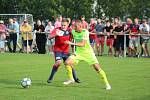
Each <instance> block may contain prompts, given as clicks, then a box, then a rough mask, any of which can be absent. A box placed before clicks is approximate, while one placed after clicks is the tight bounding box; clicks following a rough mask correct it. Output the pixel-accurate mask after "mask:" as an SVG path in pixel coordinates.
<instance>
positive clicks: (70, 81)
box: [63, 79, 75, 85]
mask: <svg viewBox="0 0 150 100" xmlns="http://www.w3.org/2000/svg"><path fill="white" fill-rule="evenodd" d="M73 83H75V81H74V80H73V79H69V80H67V81H65V82H64V83H63V84H64V85H69V84H73Z"/></svg>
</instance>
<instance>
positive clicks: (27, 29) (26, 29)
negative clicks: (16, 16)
mask: <svg viewBox="0 0 150 100" xmlns="http://www.w3.org/2000/svg"><path fill="white" fill-rule="evenodd" d="M20 31H21V33H22V38H23V46H24V52H32V42H33V36H32V34H31V32H32V26H31V25H29V24H28V21H26V20H24V23H23V25H22V26H21V27H20ZM27 42H28V44H27ZM28 46H29V51H27V50H28Z"/></svg>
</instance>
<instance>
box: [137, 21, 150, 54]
mask: <svg viewBox="0 0 150 100" xmlns="http://www.w3.org/2000/svg"><path fill="white" fill-rule="evenodd" d="M139 30H140V33H141V34H142V36H141V37H142V38H141V42H142V48H143V51H144V55H143V56H145V57H148V56H149V52H148V46H147V43H148V40H149V36H146V35H147V34H149V32H150V27H149V25H148V24H147V21H146V20H145V19H143V21H142V24H141V25H140V27H139ZM144 34H145V35H144Z"/></svg>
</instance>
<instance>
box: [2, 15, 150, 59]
mask: <svg viewBox="0 0 150 100" xmlns="http://www.w3.org/2000/svg"><path fill="white" fill-rule="evenodd" d="M62 19H63V17H62V16H61V15H60V16H58V17H57V18H56V19H55V22H54V23H53V22H52V21H48V22H47V24H46V25H45V24H43V23H42V21H41V20H37V21H36V23H35V25H34V27H32V25H30V24H29V23H28V20H24V21H23V22H22V23H21V24H19V23H18V21H17V18H10V19H8V22H9V23H8V24H7V25H6V24H5V22H4V21H3V20H0V53H4V52H11V53H15V52H16V51H17V52H29V53H32V52H37V53H39V54H45V53H50V54H53V47H54V45H55V38H53V39H48V38H47V37H48V36H49V35H51V33H52V31H53V30H54V29H57V28H60V27H61V25H62V24H61V21H62ZM67 19H68V21H69V29H70V30H72V29H74V24H75V21H76V20H74V19H72V20H71V19H70V18H67ZM80 20H81V21H82V27H83V28H84V29H87V30H88V31H89V32H90V35H89V38H90V41H89V42H90V44H91V47H92V48H93V50H94V52H95V55H97V56H102V55H104V51H105V49H104V48H105V43H106V46H107V48H108V49H107V50H108V51H107V54H108V55H109V56H116V57H122V56H123V53H124V50H125V46H126V49H127V54H126V55H127V56H129V57H139V56H143V57H149V56H150V55H149V48H148V41H149V39H150V35H148V34H150V23H149V22H148V20H146V19H142V20H141V19H138V18H135V19H131V18H127V19H126V21H125V22H122V21H121V19H120V18H119V17H115V18H113V19H112V20H110V19H106V20H102V19H100V18H91V19H90V21H89V23H88V22H87V21H86V19H85V16H84V15H83V16H81V18H80ZM125 34H126V35H125ZM124 36H125V37H126V41H125V42H126V43H125V46H124V39H125V37H124ZM19 41H21V42H19ZM138 47H140V50H139V49H138Z"/></svg>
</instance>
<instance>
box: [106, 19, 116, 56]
mask: <svg viewBox="0 0 150 100" xmlns="http://www.w3.org/2000/svg"><path fill="white" fill-rule="evenodd" d="M112 31H113V26H112V25H111V24H110V21H106V27H105V28H104V33H105V34H107V40H106V44H107V46H108V47H109V49H108V55H112V54H113V51H112V49H113V43H114V36H113V35H111V34H112Z"/></svg>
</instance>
